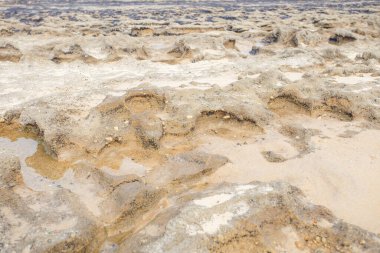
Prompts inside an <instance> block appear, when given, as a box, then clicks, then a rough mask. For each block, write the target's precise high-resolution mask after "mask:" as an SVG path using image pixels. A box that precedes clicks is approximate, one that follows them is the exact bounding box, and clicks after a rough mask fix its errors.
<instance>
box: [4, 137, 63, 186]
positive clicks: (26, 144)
mask: <svg viewBox="0 0 380 253" xmlns="http://www.w3.org/2000/svg"><path fill="white" fill-rule="evenodd" d="M2 151H6V152H7V153H10V154H12V155H14V156H17V157H18V158H19V159H20V165H21V173H22V176H23V181H24V183H25V184H26V185H27V186H28V187H29V188H31V189H33V190H36V191H42V190H46V189H48V188H50V187H55V183H54V182H53V180H54V179H58V178H60V177H62V176H63V174H64V172H65V171H66V170H67V169H68V168H69V165H68V164H66V163H61V162H57V161H56V160H54V159H53V158H51V157H50V156H49V155H47V154H46V153H45V151H44V150H43V147H42V145H41V144H38V142H37V141H35V140H33V139H30V138H24V137H20V138H17V139H15V140H14V141H12V140H11V139H8V138H4V137H0V152H2Z"/></svg>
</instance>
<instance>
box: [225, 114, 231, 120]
mask: <svg viewBox="0 0 380 253" xmlns="http://www.w3.org/2000/svg"><path fill="white" fill-rule="evenodd" d="M229 118H231V116H230V115H226V116H224V117H223V119H229Z"/></svg>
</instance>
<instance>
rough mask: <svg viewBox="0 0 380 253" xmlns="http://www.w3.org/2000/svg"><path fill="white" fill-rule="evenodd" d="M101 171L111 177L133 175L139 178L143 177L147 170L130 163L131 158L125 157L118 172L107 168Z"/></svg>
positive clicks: (139, 165) (132, 162)
mask: <svg viewBox="0 0 380 253" xmlns="http://www.w3.org/2000/svg"><path fill="white" fill-rule="evenodd" d="M102 170H103V171H104V172H106V173H108V174H110V175H113V176H124V175H131V174H134V175H137V176H139V177H144V176H145V175H146V173H147V170H148V169H147V168H146V167H145V166H143V165H141V164H138V163H136V162H134V161H132V159H131V158H129V157H126V158H124V159H123V160H122V161H121V165H120V167H119V169H118V170H115V169H111V168H108V167H102Z"/></svg>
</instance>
